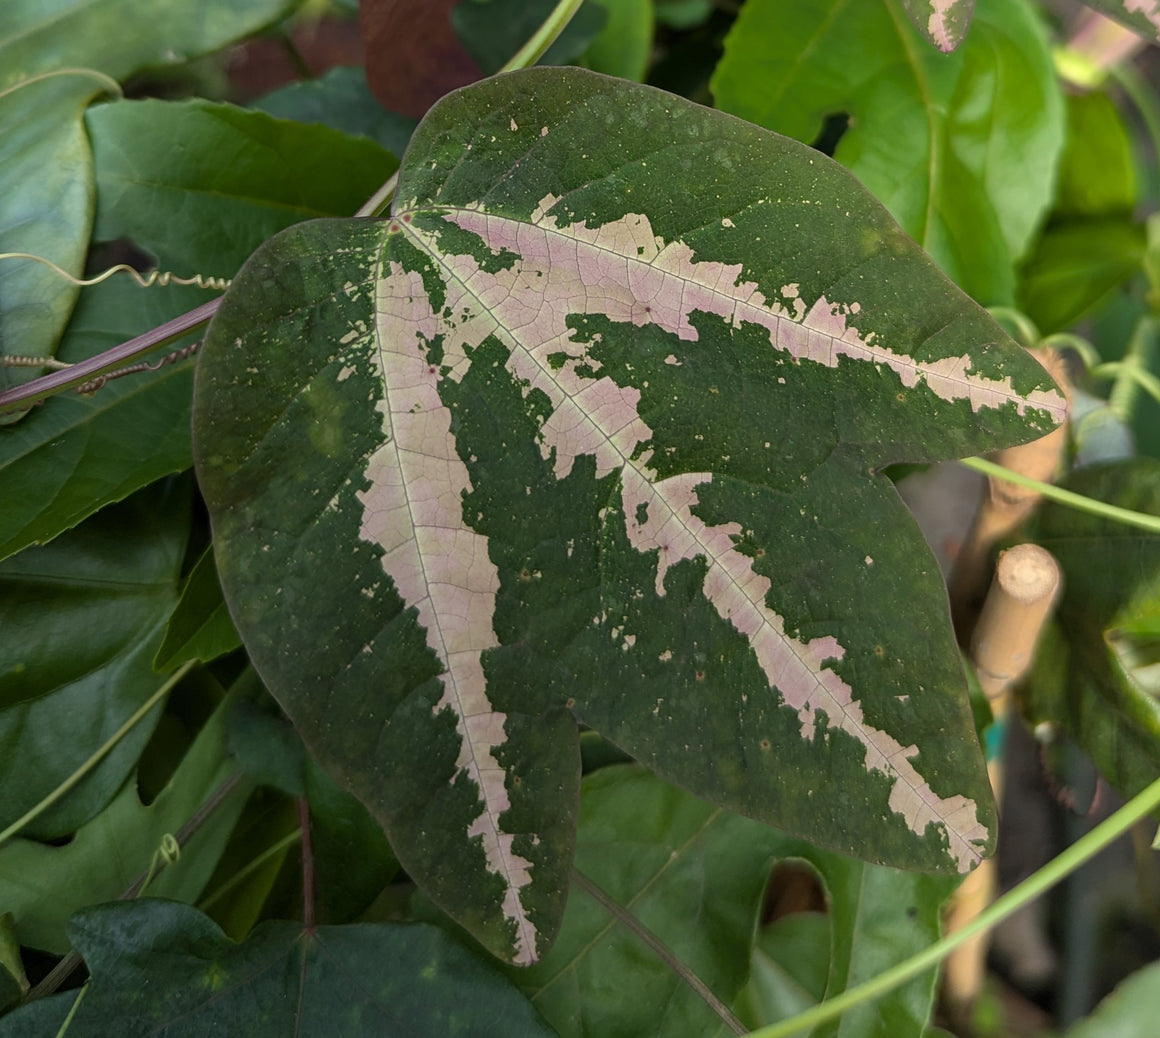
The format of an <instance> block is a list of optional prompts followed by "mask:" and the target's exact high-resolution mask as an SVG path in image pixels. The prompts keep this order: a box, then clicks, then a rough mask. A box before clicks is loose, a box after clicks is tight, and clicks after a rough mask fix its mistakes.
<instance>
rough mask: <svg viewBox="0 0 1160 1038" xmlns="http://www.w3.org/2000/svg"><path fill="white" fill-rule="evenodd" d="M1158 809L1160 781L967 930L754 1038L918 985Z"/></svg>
mask: <svg viewBox="0 0 1160 1038" xmlns="http://www.w3.org/2000/svg"><path fill="white" fill-rule="evenodd" d="M1158 807H1160V779H1157V780H1156V781H1155V782H1153V783H1152V784H1151V785H1150V786H1148V788H1147V789H1145V790H1144V791H1143V792H1142V793H1140V794H1138V795H1137V796H1135V797H1133V798H1132V799H1131V800H1130V801H1128V803H1127V804H1125V805H1124V806H1123V807H1122V808H1120V810H1119V811H1117V812H1116V813H1115V814H1114V815H1112V816H1111V817H1109V818H1107V819H1105V820H1104V821H1103V822H1101V823H1100V824H1099V825H1097V826H1096V827H1095V828H1094V829H1092V830H1091V831H1090V832H1089V833H1087V834H1085V835H1084V836H1082V837H1081V838H1080V839H1079V840H1077V841H1076V842H1075V843H1073V844H1072V845H1071V846H1070V847H1069V848H1068V849H1067V850H1065V851H1064V852H1063V853H1062V854H1060V855H1059V856H1058V857H1056V858H1054V859H1052V860H1051V861H1049V862H1048V863H1047V864H1046V865H1044V866H1043V868H1041V869H1040V870H1039V871H1038V872H1035V873H1033V874H1032V875H1031V876H1029V877H1028V878H1027V879H1025V880H1024V881H1023V882H1022V883H1020V884H1019V885H1018V886H1017V887H1014V888H1013V889H1011V890H1009V891H1008V892H1007V893H1006V894H1004V895H1003V896H1002V897H1000V898H999V899H998V900H997V901H995V902H994V903H993V904H992V905H991V906H990V907H989V908H987V909H985V910H984V911H983V912H981V913H980V914H979V915H978V916H976V917H975V919H974V920H972V921H971V922H970V923H968V924H967V925H966V926H964V927H963V928H962V929H961V930H956V931H955V932H954V933H953V934H949V935H948V936H946V937H944V938H942V940H939V941H936V942H935V943H934V944H932V945H930V946H929V947H927V948H924V949H923V950H922V951H921V952H919V953H918V954H917V955H914V956H912V957H911V958H909V959H907V960H906V961H904V962H900V963H899V964H898V965H897V966H893V967H892V968H890V969H888V970H886V971H884V972H882V973H880V974H878V976H876V977H874V978H873V979H871V980H868V981H866V983H864V984H859V985H858V986H857V987H854V988H850V990H849V991H845V992H843V993H842V994H841V995H838V996H837V997H835V998H831V999H827V1000H826V1001H825V1002H822V1003H820V1004H819V1005H817V1006H814V1007H813V1008H812V1009H807V1010H806V1011H805V1012H804V1013H799V1014H798V1015H797V1016H793V1017H790V1018H789V1019H788V1020H782V1021H780V1022H778V1023H776V1024H770V1025H769V1026H768V1027H763V1028H760V1029H759V1030H757V1031H753V1032H752V1038H789V1036H790V1035H795V1034H798V1033H800V1032H803V1031H808V1030H810V1029H811V1028H814V1027H817V1026H818V1025H819V1024H824V1023H826V1022H828V1021H830V1020H834V1019H836V1018H837V1017H839V1016H841V1014H842V1013H844V1012H846V1010H848V1009H853V1008H854V1007H855V1006H859V1005H862V1004H863V1003H866V1002H871V1001H873V1000H874V999H876V998H880V997H881V996H882V995H885V994H886V993H887V992H889V991H892V990H893V989H894V988H896V987H898V986H899V985H900V984H905V983H906V982H907V981H908V980H913V979H914V978H915V977H917V976H919V975H920V974H922V973H925V972H926V971H927V970H928V969H930V968H931V967H933V966H937V965H938V964H939V963H941V962H942V961H943V959H945V958H946V957H947V956H948V955H949V954H950V953H951V952H952V951H954V949H955V948H957V947H959V945H961V944H964V943H965V942H967V941H969V940H970V939H971V938H972V937H975V936H977V935H978V934H981V933H984V932H986V931H987V930H990V929H991V928H992V927H994V926H995V925H996V924H997V923H999V922H1001V921H1002V920H1004V919H1006V918H1007V917H1008V916H1010V915H1012V914H1013V913H1015V912H1016V911H1018V910H1019V909H1020V908H1022V907H1023V906H1024V905H1026V904H1029V903H1030V902H1032V901H1034V900H1035V899H1036V898H1037V897H1039V896H1040V894H1043V893H1045V892H1046V891H1048V890H1050V889H1051V888H1052V887H1053V886H1055V884H1056V883H1058V882H1059V881H1060V880H1062V879H1064V878H1065V877H1067V876H1069V875H1070V874H1071V873H1072V872H1074V871H1075V870H1076V869H1078V868H1079V867H1080V866H1081V865H1082V864H1083V863H1084V862H1086V861H1087V860H1088V859H1089V858H1092V857H1094V856H1095V855H1096V854H1098V853H1099V852H1100V851H1102V850H1103V849H1104V848H1105V847H1107V846H1108V845H1109V844H1111V843H1112V842H1113V841H1114V840H1116V839H1117V838H1118V837H1120V836H1122V835H1123V834H1124V833H1126V832H1128V830H1130V829H1131V828H1132V826H1133V825H1135V824H1136V823H1137V822H1140V821H1143V820H1144V819H1145V818H1146V817H1147V816H1148V815H1149V814H1151V813H1152V812H1153V811H1155V810H1156V809H1157V808H1158Z"/></svg>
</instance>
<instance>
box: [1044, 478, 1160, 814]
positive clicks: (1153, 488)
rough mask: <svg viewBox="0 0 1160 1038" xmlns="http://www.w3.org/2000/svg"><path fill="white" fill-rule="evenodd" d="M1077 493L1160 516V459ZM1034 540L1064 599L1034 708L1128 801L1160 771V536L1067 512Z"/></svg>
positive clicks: (1053, 514) (1086, 483) (1086, 481)
mask: <svg viewBox="0 0 1160 1038" xmlns="http://www.w3.org/2000/svg"><path fill="white" fill-rule="evenodd" d="M1065 485H1066V486H1067V488H1068V489H1069V490H1073V491H1075V492H1076V493H1080V494H1084V495H1085V496H1088V497H1093V498H1095V499H1096V500H1099V501H1106V502H1108V503H1110V504H1114V505H1119V506H1121V507H1124V508H1131V509H1134V510H1137V511H1143V512H1147V513H1149V514H1152V515H1160V461H1157V460H1155V459H1153V458H1137V459H1133V460H1131V461H1123V462H1118V463H1113V464H1107V465H1095V466H1092V467H1090V468H1085V469H1082V470H1079V471H1077V472H1074V473H1072V475H1071V476H1070V477H1069V478H1068V480H1067V482H1066V484H1065ZM1036 540H1037V541H1038V542H1039V543H1040V544H1042V545H1043V546H1044V547H1045V548H1047V549H1048V550H1049V551H1051V552H1052V554H1054V555H1055V556H1056V558H1057V559H1058V560H1059V563H1060V565H1061V566H1062V568H1063V573H1064V592H1063V598H1062V600H1061V601H1060V604H1059V607H1058V610H1057V613H1056V618H1057V619H1056V627H1055V628H1054V629H1053V630H1052V631H1049V632H1048V634H1047V636H1046V637H1045V638H1044V639H1043V641H1042V642H1041V644H1040V646H1039V649H1038V651H1037V653H1036V666H1035V671H1034V673H1033V675H1032V679H1031V681H1030V682H1029V684H1028V688H1027V699H1026V707H1027V710H1028V712H1029V714H1030V716H1031V718H1032V720H1033V721H1035V722H1036V723H1038V722H1041V721H1050V722H1052V723H1053V724H1056V725H1059V726H1060V727H1062V728H1063V729H1064V730H1065V731H1067V732H1068V733H1069V734H1070V735H1071V736H1072V737H1073V738H1074V739H1075V740H1076V741H1077V742H1078V743H1079V745H1080V746H1081V747H1082V748H1083V749H1084V751H1085V752H1086V753H1087V754H1088V756H1090V757H1091V759H1092V760H1093V761H1094V762H1095V764H1096V766H1097V767H1098V768H1099V769H1100V771H1101V772H1102V773H1103V774H1104V775H1105V776H1106V777H1107V778H1108V780H1109V781H1110V782H1112V784H1113V785H1115V786H1116V788H1117V789H1119V791H1120V792H1121V793H1122V794H1124V795H1125V796H1132V795H1134V794H1136V793H1138V792H1140V790H1141V789H1143V788H1144V787H1145V786H1147V785H1148V784H1149V783H1150V782H1152V781H1153V780H1154V779H1155V777H1156V774H1157V771H1158V770H1160V701H1158V700H1157V697H1156V692H1158V691H1160V682H1158V681H1157V677H1156V664H1157V662H1158V660H1160V656H1158V655H1157V637H1158V635H1160V537H1157V536H1156V535H1155V534H1151V533H1148V532H1146V531H1143V530H1139V529H1135V528H1133V527H1130V526H1125V525H1123V524H1121V523H1118V522H1115V521H1113V520H1109V519H1103V518H1100V517H1096V516H1092V515H1089V514H1087V513H1085V512H1080V511H1078V510H1076V509H1069V508H1065V507H1064V506H1062V505H1051V504H1049V505H1048V506H1046V507H1045V508H1044V509H1043V511H1042V514H1041V516H1040V519H1039V522H1038V523H1037V525H1036Z"/></svg>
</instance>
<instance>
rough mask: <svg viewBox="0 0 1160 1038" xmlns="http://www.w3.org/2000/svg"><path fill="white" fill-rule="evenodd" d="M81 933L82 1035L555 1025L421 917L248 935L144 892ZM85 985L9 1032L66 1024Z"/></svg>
mask: <svg viewBox="0 0 1160 1038" xmlns="http://www.w3.org/2000/svg"><path fill="white" fill-rule="evenodd" d="M69 935H70V936H71V937H72V939H73V941H74V942H75V944H76V948H77V951H79V952H80V953H81V955H82V956H83V957H84V959H85V963H86V964H87V965H88V967H89V970H90V972H91V973H92V983H91V985H90V987H89V990H88V991H87V992H86V993H85V996H84V998H83V999H81V1001H80V1003H79V1005H78V1006H77V1011H76V1015H75V1016H74V1017H73V1018H72V1020H71V1022H70V1023H69V1027H68V1034H69V1038H85V1036H91V1038H106V1036H108V1035H110V1034H114V1033H115V1034H117V1035H119V1036H122V1038H138V1036H140V1038H145V1036H147V1035H155V1034H158V1033H162V1032H163V1033H164V1034H166V1035H168V1036H171V1038H182V1036H188V1038H204V1036H205V1035H208V1034H250V1035H297V1036H301V1038H324V1036H325V1038H356V1036H364V1035H365V1036H366V1038H381V1036H383V1035H416V1036H419V1035H431V1036H436V1035H439V1036H444V1035H445V1036H448V1038H450V1036H463V1038H468V1036H470V1038H486V1036H495V1038H522V1036H535V1038H549V1036H550V1035H551V1034H552V1032H551V1031H550V1030H549V1029H548V1028H547V1027H545V1026H544V1024H543V1023H542V1022H541V1021H540V1020H539V1018H538V1017H537V1016H536V1014H535V1011H534V1010H533V1009H532V1008H531V1006H529V1005H528V1003H527V1001H526V999H524V998H523V997H522V996H521V995H520V993H519V992H518V991H517V990H516V989H515V988H514V987H513V986H512V985H511V983H510V982H509V981H508V980H507V979H506V978H505V977H503V975H502V974H500V972H499V971H498V969H496V967H495V966H494V965H493V964H492V963H490V962H487V961H485V960H483V959H482V958H481V957H480V956H479V955H478V954H475V953H472V952H470V951H468V950H466V949H465V948H463V947H462V946H461V945H460V944H458V943H457V942H456V941H455V940H453V939H452V938H450V937H448V936H447V935H446V934H444V933H442V932H441V931H440V930H438V929H437V928H435V927H433V926H427V925H424V924H421V923H414V924H410V925H400V924H378V925H371V924H367V925H359V926H320V927H317V928H316V929H313V930H310V931H304V930H303V928H302V925H301V924H300V923H292V922H269V923H264V924H263V925H261V926H260V927H258V929H257V930H255V931H254V932H253V933H252V934H251V935H250V937H249V938H248V939H247V940H246V941H245V942H244V943H242V944H235V943H234V942H232V941H230V940H229V939H228V938H227V937H226V936H225V935H224V934H223V933H222V932H221V930H219V929H218V928H217V927H216V926H215V925H214V924H213V923H212V922H211V921H210V920H209V919H207V918H206V917H205V916H204V915H202V914H201V913H200V912H197V911H196V910H194V909H192V908H187V907H185V906H184V905H177V904H172V903H170V902H166V901H157V900H143V901H130V902H125V903H122V904H115V905H99V906H97V907H95V908H88V909H85V910H84V911H83V912H81V913H79V914H78V915H77V916H76V917H74V919H73V921H72V923H71V924H70V926H69ZM76 998H77V993H76V992H66V993H64V994H62V995H57V996H55V997H54V998H52V999H51V1000H48V1001H47V1002H45V1003H34V1004H33V1005H32V1006H29V1007H28V1008H26V1009H22V1010H20V1011H19V1012H17V1013H14V1014H12V1015H10V1016H8V1017H5V1018H4V1019H3V1020H0V1036H3V1038H17V1036H23V1035H29V1036H32V1035H37V1036H43V1035H45V1034H52V1033H53V1028H56V1027H59V1026H60V1024H61V1023H62V1022H63V1020H64V1017H65V1016H66V1015H67V1013H68V1011H69V1010H70V1009H71V1008H72V1006H73V1003H74V1001H75V1000H76Z"/></svg>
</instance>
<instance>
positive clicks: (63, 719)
mask: <svg viewBox="0 0 1160 1038" xmlns="http://www.w3.org/2000/svg"><path fill="white" fill-rule="evenodd" d="M188 515H189V486H188V484H187V483H186V482H185V481H182V483H180V484H178V485H174V486H171V487H168V488H162V489H161V490H160V491H150V492H145V493H142V494H139V495H137V496H136V497H134V498H132V499H131V500H129V501H127V502H124V503H123V504H120V505H116V506H114V507H112V508H108V509H106V510H104V511H103V512H101V513H100V514H99V515H97V516H95V517H93V518H92V519H90V520H89V521H88V522H87V523H85V524H84V525H82V526H80V527H78V528H77V529H76V530H74V531H72V532H70V533H68V534H66V535H64V536H62V537H58V538H57V539H56V540H55V541H53V542H52V544H49V545H46V546H45V547H42V548H28V549H26V550H25V551H23V552H21V553H20V554H18V555H14V556H12V557H11V558H9V559H7V560H5V561H4V563H3V564H0V703H2V704H3V708H2V709H0V788H3V789H4V797H3V800H2V801H0V826H3V825H7V824H9V823H11V822H13V821H14V820H15V819H17V818H19V817H20V816H21V815H23V814H24V813H25V812H26V811H27V810H29V809H30V808H31V807H33V806H34V805H35V804H37V803H38V802H39V801H40V800H41V798H42V797H44V796H46V795H47V794H48V793H50V792H52V791H53V790H54V789H55V788H56V787H57V786H58V785H59V784H60V783H61V782H63V781H64V780H65V779H67V778H68V777H69V776H70V775H71V774H72V773H73V771H74V770H75V769H76V768H78V767H79V766H80V765H82V764H83V763H84V762H85V761H86V760H87V759H88V757H89V756H90V755H91V754H92V753H94V752H95V751H96V750H97V749H98V748H99V747H100V746H101V745H102V744H103V743H104V742H105V741H106V740H108V739H109V738H110V737H111V736H112V735H113V733H114V732H116V731H117V730H118V729H119V728H120V727H121V726H122V725H123V724H124V723H125V722H126V721H128V719H129V717H130V716H131V715H132V714H133V713H134V712H135V711H136V709H137V708H138V707H140V706H141V705H142V704H143V703H144V702H145V701H146V700H147V699H148V698H149V696H150V695H151V694H152V693H153V692H155V691H156V690H157V688H158V686H159V685H160V684H161V682H162V679H161V678H160V677H159V676H158V675H157V674H155V673H154V671H153V668H152V666H151V660H152V659H153V654H154V653H155V652H156V651H157V646H158V645H159V643H160V640H161V632H162V629H163V628H164V624H165V618H166V617H167V616H168V614H169V612H170V611H171V610H172V609H173V606H174V604H175V603H176V601H177V581H178V572H179V569H180V566H181V558H182V555H183V553H184V551H185V540H186V536H187V532H188V524H189V518H188ZM160 710H161V708H160V706H158V707H156V708H155V709H154V710H152V711H151V712H150V713H149V714H148V715H147V716H146V717H145V719H144V720H142V721H141V722H140V723H139V724H137V725H136V726H135V727H134V728H133V730H132V731H131V732H129V733H128V734H127V735H126V736H125V737H124V738H123V739H122V740H121V741H120V742H119V743H118V744H117V745H116V747H114V749H112V750H111V751H110V752H109V753H108V755H107V756H106V757H105V758H104V759H103V760H102V761H101V762H100V763H99V764H98V765H97V766H96V767H95V768H94V769H93V770H92V771H91V772H90V773H89V775H88V777H87V778H85V779H84V780H83V781H82V782H81V783H80V784H79V785H78V786H76V787H75V788H74V789H73V790H71V791H70V792H69V794H68V795H67V796H66V797H65V798H64V799H63V800H60V801H58V802H57V803H56V804H55V805H54V806H53V807H51V808H49V809H48V811H46V812H45V813H43V814H41V815H40V816H39V817H38V818H37V819H36V820H35V821H34V822H32V823H31V824H30V826H29V827H28V829H27V830H26V831H27V832H28V833H31V834H33V835H35V836H39V837H42V838H50V837H58V836H63V835H65V834H66V833H69V832H71V831H72V830H73V829H75V828H76V827H77V826H78V825H80V824H81V823H82V822H84V821H86V820H87V819H89V818H91V817H92V816H93V815H94V814H95V813H96V812H97V811H99V810H100V809H101V808H102V807H103V806H104V805H105V804H106V803H108V801H109V800H110V798H111V797H112V796H113V794H114V793H116V791H117V790H118V788H120V786H121V783H122V782H123V781H124V780H125V777H126V775H128V774H129V773H130V771H132V769H133V766H134V764H135V763H136V761H137V757H138V756H139V755H140V753H141V750H142V748H143V747H144V745H145V743H146V742H147V741H148V739H149V736H150V733H151V732H152V730H153V727H154V725H155V724H156V723H157V719H158V717H159V716H160ZM2 903H3V902H2V901H0V904H2Z"/></svg>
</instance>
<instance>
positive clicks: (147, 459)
mask: <svg viewBox="0 0 1160 1038" xmlns="http://www.w3.org/2000/svg"><path fill="white" fill-rule="evenodd" d="M206 298H207V297H206V295H205V293H204V292H199V291H198V290H197V289H190V288H180V287H170V288H165V289H162V288H158V289H154V290H152V291H149V290H146V289H143V288H141V287H140V286H138V285H137V284H135V283H134V282H133V281H132V280H130V279H129V277H128V276H122V277H118V278H117V279H115V280H112V281H106V282H104V283H102V284H100V285H94V286H92V287H91V288H86V289H84V291H83V292H82V293H81V298H80V302H79V303H78V304H77V308H76V310H75V312H74V313H73V315H72V320H71V321H70V322H69V326H68V330H67V331H66V333H65V338H64V341H63V342H62V344H61V347H60V350H59V354H58V355H59V357H60V359H61V360H65V361H69V362H74V361H78V360H85V359H87V358H88V357H91V356H94V355H95V354H97V353H99V352H100V351H101V350H103V349H108V348H110V347H112V346H115V345H117V344H118V343H120V342H123V341H124V340H126V339H129V338H131V337H132V336H134V335H136V334H138V333H140V332H143V331H145V330H146V329H148V328H151V327H154V326H155V325H157V324H160V323H162V322H163V321H166V320H168V319H170V318H171V317H175V316H177V315H178V314H179V313H182V312H184V311H185V310H190V309H192V308H193V307H194V306H196V305H198V304H199V303H202V302H204V301H205V300H206ZM192 383H193V378H192V362H191V361H186V362H183V363H176V364H171V365H167V366H166V367H164V368H163V369H162V370H160V371H157V372H146V373H142V374H138V375H129V376H126V377H124V378H120V379H113V380H111V381H110V382H108V383H107V384H106V385H105V386H103V387H102V388H101V389H100V390H99V391H98V392H97V393H96V394H94V395H93V396H91V397H85V396H79V395H76V394H72V393H69V394H64V395H62V396H59V397H56V398H54V399H53V400H50V401H48V402H47V403H46V404H45V405H44V406H42V407H37V408H35V409H34V410H33V411H32V413H31V414H29V415H28V416H27V417H25V418H24V419H23V420H22V421H21V422H20V424H19V425H17V426H15V427H13V428H10V429H3V430H0V480H2V481H3V485H4V487H5V490H6V493H5V500H4V507H3V508H2V509H0V558H5V557H6V556H8V555H11V554H13V553H14V552H17V551H20V550H21V549H22V548H26V547H28V546H29V545H30V544H43V543H46V542H48V541H50V540H52V538H54V537H56V536H57V535H58V534H59V533H61V532H63V531H64V530H68V529H70V528H71V527H73V526H75V525H76V524H77V523H79V522H80V521H81V520H83V519H85V518H87V517H88V516H90V515H92V514H93V513H94V512H96V511H97V510H98V509H99V508H102V507H103V506H105V505H107V504H110V503H112V502H115V501H120V500H122V499H123V498H125V497H127V496H128V495H129V494H131V493H132V492H133V491H135V490H139V489H141V488H142V487H144V486H147V485H148V484H149V483H152V482H153V481H154V480H157V479H160V478H161V477H162V476H167V475H170V474H172V473H175V472H180V471H182V470H183V469H187V468H189V467H190V465H191V464H192V461H193V458H192V450H191V447H190V442H189V409H190V395H191V387H192Z"/></svg>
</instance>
